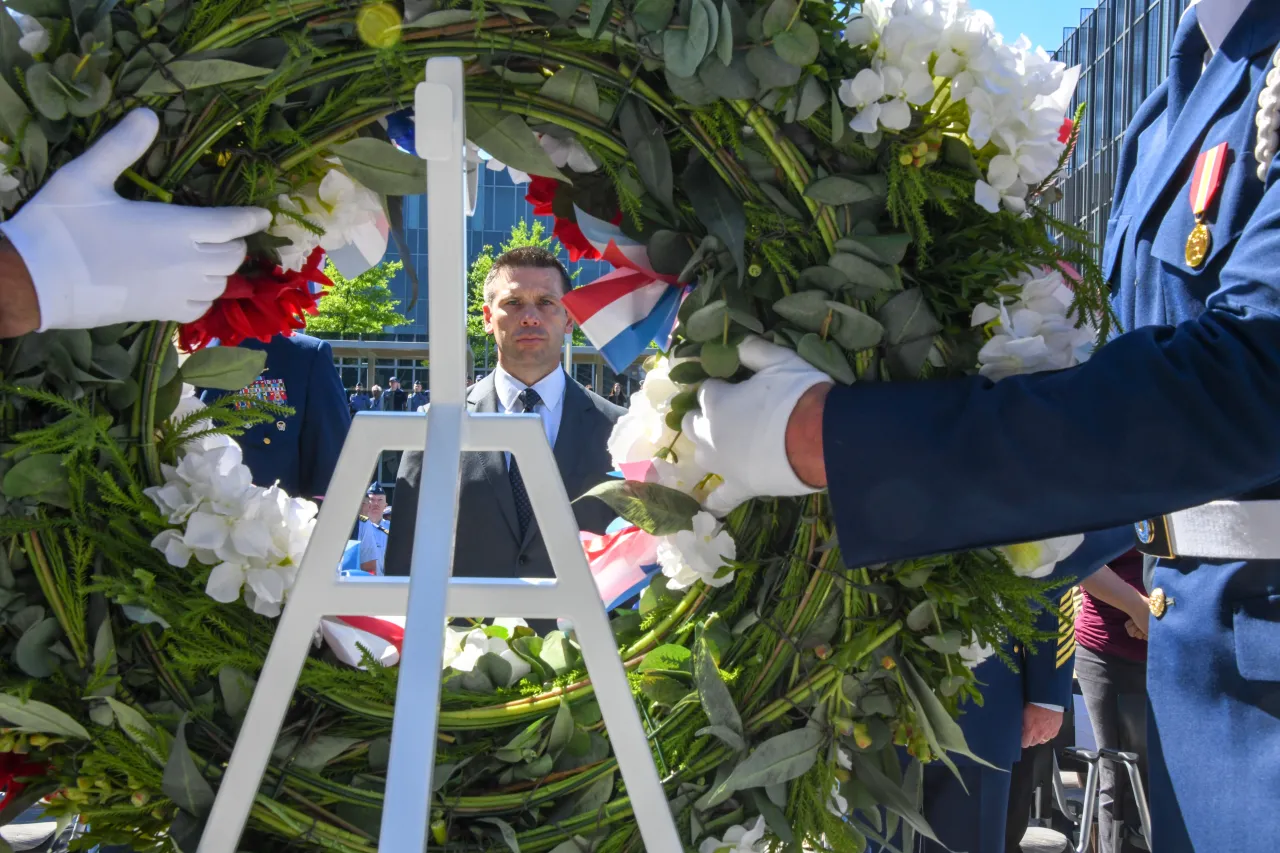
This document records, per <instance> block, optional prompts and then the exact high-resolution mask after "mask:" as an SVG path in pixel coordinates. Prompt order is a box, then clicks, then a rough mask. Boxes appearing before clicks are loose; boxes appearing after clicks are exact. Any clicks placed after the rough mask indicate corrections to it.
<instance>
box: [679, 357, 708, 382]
mask: <svg viewBox="0 0 1280 853" xmlns="http://www.w3.org/2000/svg"><path fill="white" fill-rule="evenodd" d="M670 378H671V381H672V382H674V383H676V384H677V385H697V384H698V383H699V382H701V381H703V380H704V379H706V378H707V371H705V370H704V369H703V368H702V365H701V364H699V363H698V362H696V361H682V362H680V363H679V364H677V365H675V366H674V367H672V368H671V373H670Z"/></svg>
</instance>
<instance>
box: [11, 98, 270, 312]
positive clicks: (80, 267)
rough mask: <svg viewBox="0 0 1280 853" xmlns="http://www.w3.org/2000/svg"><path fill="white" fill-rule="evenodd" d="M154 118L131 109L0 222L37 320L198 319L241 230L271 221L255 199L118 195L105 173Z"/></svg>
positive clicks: (241, 249)
mask: <svg viewBox="0 0 1280 853" xmlns="http://www.w3.org/2000/svg"><path fill="white" fill-rule="evenodd" d="M158 127H159V120H158V119H157V118H156V114H155V113H153V112H151V110H147V109H138V110H134V111H133V112H131V113H129V114H128V115H127V116H125V117H124V119H123V120H122V121H121V122H120V123H119V124H118V125H116V126H115V127H114V128H112V129H111V131H110V132H108V133H106V134H105V135H103V137H102V138H101V139H99V140H98V141H97V142H96V143H95V144H94V145H93V146H92V147H91V148H90V149H89V150H88V151H86V152H85V153H84V154H82V155H81V156H80V157H78V158H77V159H75V160H73V161H71V162H70V163H68V164H67V165H66V166H63V167H62V168H61V169H59V170H58V171H57V172H56V173H55V174H54V175H53V176H52V177H51V178H49V180H48V182H47V183H46V184H45V186H44V187H43V188H41V190H40V191H39V192H38V193H36V194H35V196H33V197H32V198H31V200H30V201H28V202H27V203H26V204H25V205H24V206H23V207H22V209H21V210H19V211H18V213H17V214H16V215H15V216H14V217H13V219H11V220H9V221H8V222H4V223H0V231H3V232H4V235H5V236H6V237H8V238H9V241H10V242H11V243H12V244H13V247H14V249H16V250H17V252H18V254H19V255H20V256H21V257H22V260H23V263H25V264H26V266H27V271H28V272H29V273H30V275H31V281H32V283H33V284H34V285H35V291H36V298H37V300H39V303H40V330H41V331H44V330H46V329H88V328H93V327H95V326H105V325H108V324H111V323H122V322H134V321H140V320H176V321H178V322H182V323H189V322H191V321H192V320H196V319H199V318H200V317H201V316H202V315H203V314H204V313H205V312H206V311H208V310H209V306H210V305H212V304H213V300H215V299H217V298H218V297H219V296H221V295H222V292H223V291H224V290H226V287H227V276H228V275H230V274H231V273H233V272H235V271H236V269H237V268H238V267H239V266H240V264H241V263H242V262H243V261H244V257H245V243H244V240H243V239H240V238H243V237H246V236H248V235H250V234H253V233H256V232H258V231H261V230H263V229H264V228H266V227H267V226H268V225H270V224H271V214H270V213H269V212H268V211H266V210H262V209H261V208H256V207H224V208H196V207H181V206H178V205H172V204H160V203H158V202H157V203H152V202H141V201H127V200H125V199H123V198H121V197H120V196H119V195H117V194H116V191H115V182H116V180H117V179H118V178H119V177H120V175H121V173H122V172H124V170H125V169H127V168H129V166H131V165H132V164H133V162H134V161H135V160H137V159H138V158H139V157H141V156H142V155H143V154H144V153H146V150H147V148H148V147H150V145H151V142H152V140H154V139H155V136H156V131H157V129H158Z"/></svg>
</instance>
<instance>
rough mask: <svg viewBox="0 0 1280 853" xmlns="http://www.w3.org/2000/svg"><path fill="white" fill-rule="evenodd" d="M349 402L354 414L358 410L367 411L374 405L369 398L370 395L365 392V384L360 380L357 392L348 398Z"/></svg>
mask: <svg viewBox="0 0 1280 853" xmlns="http://www.w3.org/2000/svg"><path fill="white" fill-rule="evenodd" d="M347 403H348V405H349V407H350V409H351V414H353V415H354V414H356V413H357V412H367V411H369V409H370V408H371V407H372V406H373V403H372V401H370V400H369V395H368V394H366V393H364V386H363V385H361V384H360V383H359V382H357V383H356V387H355V393H353V394H352V395H351V397H350V398H348V400H347Z"/></svg>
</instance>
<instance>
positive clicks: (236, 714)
mask: <svg viewBox="0 0 1280 853" xmlns="http://www.w3.org/2000/svg"><path fill="white" fill-rule="evenodd" d="M256 686H257V682H256V681H255V680H254V678H253V676H251V675H249V673H247V672H244V671H243V670H239V669H236V668H235V667H234V666H224V667H222V669H220V670H218V689H219V691H220V692H221V693H222V706H223V707H224V708H225V709H226V711H227V714H228V715H229V716H231V717H233V718H235V719H239V718H240V717H242V716H243V715H244V712H245V711H246V710H248V708H249V700H250V699H252V698H253V690H254V688H255V687H256Z"/></svg>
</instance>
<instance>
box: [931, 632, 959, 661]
mask: <svg viewBox="0 0 1280 853" xmlns="http://www.w3.org/2000/svg"><path fill="white" fill-rule="evenodd" d="M921 642H923V643H924V644H925V645H926V646H928V647H929V648H931V649H933V650H934V651H935V652H939V653H941V654H944V655H954V654H956V653H958V652H959V651H960V647H961V646H962V645H964V639H963V638H962V637H961V636H960V632H959V631H956V630H951V631H944V632H943V633H941V634H933V635H930V636H928V637H922V638H921Z"/></svg>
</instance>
